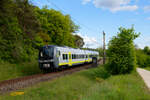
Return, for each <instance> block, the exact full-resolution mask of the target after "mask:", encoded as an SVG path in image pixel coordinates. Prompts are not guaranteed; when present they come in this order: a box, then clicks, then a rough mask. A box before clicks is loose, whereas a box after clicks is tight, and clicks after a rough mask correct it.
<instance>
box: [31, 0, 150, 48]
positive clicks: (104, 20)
mask: <svg viewBox="0 0 150 100" xmlns="http://www.w3.org/2000/svg"><path fill="white" fill-rule="evenodd" d="M31 2H32V4H33V5H36V6H39V7H40V8H42V7H43V6H45V5H47V6H48V8H49V9H51V8H53V9H56V10H59V11H61V12H62V13H63V14H65V15H66V14H69V15H70V16H71V18H72V20H73V21H74V22H75V24H77V25H79V26H80V29H79V31H78V32H77V33H74V34H78V35H80V36H81V37H82V38H83V39H84V42H85V45H84V47H89V48H97V47H102V45H103V41H102V39H103V34H102V32H103V31H104V32H105V33H106V44H108V42H109V40H110V39H111V38H112V37H113V36H116V35H117V33H118V28H119V27H125V28H131V27H132V25H134V28H135V31H136V32H137V33H138V32H140V33H141V35H140V37H139V38H137V39H136V40H135V41H134V42H135V44H137V45H138V47H139V48H144V47H145V46H150V0H31Z"/></svg>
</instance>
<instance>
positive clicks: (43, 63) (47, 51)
mask: <svg viewBox="0 0 150 100" xmlns="http://www.w3.org/2000/svg"><path fill="white" fill-rule="evenodd" d="M98 57H99V53H98V52H97V51H92V50H83V49H75V48H71V47H67V46H56V45H45V46H43V47H41V48H40V50H39V59H38V62H39V68H40V69H41V70H53V69H61V68H62V67H63V66H67V67H70V66H74V65H80V64H84V63H97V61H98Z"/></svg>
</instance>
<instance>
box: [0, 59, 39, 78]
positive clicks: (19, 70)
mask: <svg viewBox="0 0 150 100" xmlns="http://www.w3.org/2000/svg"><path fill="white" fill-rule="evenodd" d="M37 73H40V69H39V67H38V63H37V61H32V62H26V63H20V64H10V63H0V81H2V80H8V79H12V78H17V77H22V76H28V75H33V74H37Z"/></svg>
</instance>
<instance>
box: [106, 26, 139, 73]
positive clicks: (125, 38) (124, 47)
mask: <svg viewBox="0 0 150 100" xmlns="http://www.w3.org/2000/svg"><path fill="white" fill-rule="evenodd" d="M138 36H139V34H137V33H135V32H134V28H133V27H132V28H130V29H125V28H122V27H120V28H119V33H118V35H117V36H114V37H113V38H112V40H110V41H109V45H108V51H107V53H108V54H107V55H108V56H109V63H108V66H107V70H108V71H110V73H111V74H126V73H130V72H131V71H133V70H134V67H135V65H136V57H135V48H134V43H133V40H134V39H136V38H137V37H138Z"/></svg>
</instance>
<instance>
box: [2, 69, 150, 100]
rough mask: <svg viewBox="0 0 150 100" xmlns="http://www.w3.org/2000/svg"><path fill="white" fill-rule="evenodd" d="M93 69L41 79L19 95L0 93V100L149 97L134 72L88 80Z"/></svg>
mask: <svg viewBox="0 0 150 100" xmlns="http://www.w3.org/2000/svg"><path fill="white" fill-rule="evenodd" d="M20 67H21V66H20ZM101 67H102V66H101ZM96 70H100V69H99V68H93V69H88V70H84V71H80V72H78V73H75V74H72V75H66V76H63V77H61V78H57V79H55V80H53V81H49V82H41V83H39V84H37V85H34V86H32V87H29V88H25V89H22V90H19V91H21V92H24V94H23V95H17V96H10V93H7V94H5V95H1V96H0V100H150V94H149V89H148V88H147V87H146V86H145V84H144V82H143V81H142V79H141V77H140V76H139V75H138V73H136V72H134V73H131V74H127V75H117V76H111V77H109V78H107V79H105V80H103V79H101V78H100V77H99V78H97V79H91V78H90V77H89V76H91V73H94V72H95V71H96ZM5 75H6V74H5ZM91 77H92V76H91Z"/></svg>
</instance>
